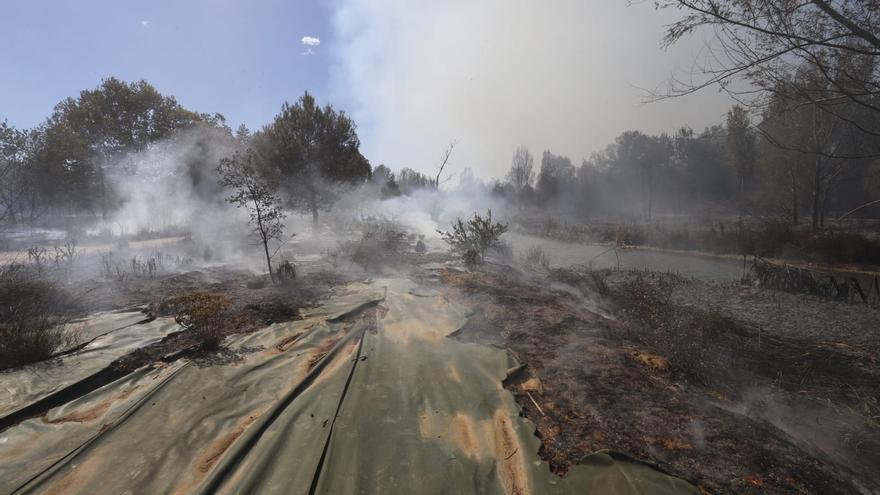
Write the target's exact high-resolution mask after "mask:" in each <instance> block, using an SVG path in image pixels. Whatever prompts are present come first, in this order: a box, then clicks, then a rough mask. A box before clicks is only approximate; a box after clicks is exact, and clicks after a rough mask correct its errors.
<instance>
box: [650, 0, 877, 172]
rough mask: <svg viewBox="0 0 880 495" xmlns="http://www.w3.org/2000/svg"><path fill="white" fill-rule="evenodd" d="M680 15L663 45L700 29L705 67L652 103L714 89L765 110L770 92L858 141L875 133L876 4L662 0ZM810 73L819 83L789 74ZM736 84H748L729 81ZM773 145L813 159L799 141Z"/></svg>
mask: <svg viewBox="0 0 880 495" xmlns="http://www.w3.org/2000/svg"><path fill="white" fill-rule="evenodd" d="M665 7H673V8H678V9H680V10H682V11H683V12H685V16H684V17H683V18H682V19H681V20H679V21H678V22H675V23H673V24H671V25H670V26H669V27H668V30H667V33H666V36H665V38H664V44H665V45H671V44H674V43H676V42H678V41H679V40H681V39H682V38H684V37H685V36H687V35H689V34H691V33H693V32H694V31H697V30H700V29H703V28H705V29H709V30H712V31H713V33H714V43H711V44H710V46H709V47H708V50H707V54H708V55H707V57H706V59H707V62H705V63H702V64H700V65H699V66H698V67H697V70H696V72H697V73H696V74H691V77H690V78H687V79H685V80H682V79H681V78H674V79H673V80H672V81H671V82H670V87H669V88H668V89H667V91H664V92H662V93H660V94H655V95H653V96H652V99H657V98H666V97H674V96H682V95H687V94H691V93H694V92H696V91H699V90H700V89H703V88H705V87H708V86H712V85H720V86H721V88H723V89H724V90H726V91H727V92H728V93H729V94H731V95H732V96H733V97H734V98H736V99H737V100H738V101H740V102H742V103H744V104H747V105H750V106H753V107H762V108H763V107H766V105H767V104H768V103H769V100H770V98H771V97H772V95H773V94H776V93H778V92H779V91H784V92H786V93H788V94H796V95H798V98H797V101H795V100H792V104H793V105H792V106H791V107H788V108H786V109H780V110H794V109H795V108H797V106H800V105H804V104H812V105H816V106H817V108H819V109H820V110H821V111H823V112H826V113H829V114H831V115H834V116H835V117H836V118H839V119H841V120H842V121H844V122H845V123H846V124H847V125H848V126H849V127H850V128H851V129H850V130H851V131H852V132H853V133H854V134H858V135H861V136H862V138H863V139H862V140H863V141H867V142H875V141H876V140H873V139H864V138H867V137H877V136H880V63H878V62H880V38H878V33H880V7H878V4H877V3H876V2H866V1H862V0H804V1H799V2H794V1H788V0H666V2H665V3H663V4H661V8H665ZM805 66H810V67H814V68H815V69H816V72H817V74H818V75H819V76H820V79H821V80H822V84H820V85H819V86H817V84H816V83H817V79H816V78H809V79H805V78H798V77H793V75H795V74H797V73H798V71H800V70H801V69H802V68H803V67H805ZM737 80H742V81H745V82H747V83H748V84H746V85H742V84H739V85H738V84H735V83H736V81H737ZM765 137H767V138H768V139H770V140H771V141H772V142H774V144H777V145H780V146H782V147H788V148H792V149H796V150H799V151H804V152H808V153H812V154H828V152H827V151H822V150H809V149H804V148H802V147H801V146H800V145H799V144H798V143H782V142H778V140H776V138H775V137H774V136H772V135H767V136H765ZM864 156H880V149H877V147H876V146H874V145H868V146H867V147H866V148H865V149H857V150H849V151H848V152H847V153H843V152H842V151H841V150H837V151H836V152H835V153H834V155H832V156H829V158H860V157H864Z"/></svg>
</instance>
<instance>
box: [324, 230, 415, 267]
mask: <svg viewBox="0 0 880 495" xmlns="http://www.w3.org/2000/svg"><path fill="white" fill-rule="evenodd" d="M407 237H408V235H407V232H406V230H405V229H404V228H403V227H401V226H400V225H398V224H396V223H395V222H392V221H389V220H381V219H369V220H367V221H364V222H363V223H362V225H361V238H360V239H359V240H356V241H347V242H345V243H342V244H341V249H342V252H343V253H344V254H346V255H348V256H351V259H352V261H354V262H355V263H357V264H359V265H361V266H362V267H364V268H365V269H367V270H377V269H380V268H383V267H386V266H394V265H396V264H398V263H400V261H401V260H402V258H403V256H404V255H405V254H406V253H407V251H408V249H409V241H408V239H407Z"/></svg>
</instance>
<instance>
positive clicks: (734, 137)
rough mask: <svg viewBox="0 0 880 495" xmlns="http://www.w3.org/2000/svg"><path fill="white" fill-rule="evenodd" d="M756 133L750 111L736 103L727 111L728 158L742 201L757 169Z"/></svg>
mask: <svg viewBox="0 0 880 495" xmlns="http://www.w3.org/2000/svg"><path fill="white" fill-rule="evenodd" d="M755 153H756V148H755V133H754V132H753V131H752V128H751V121H750V120H749V113H748V111H747V110H746V109H745V108H743V107H741V106H739V105H734V106H733V108H731V109H730V111H728V112H727V160H728V163H729V164H730V166H731V167H732V168H733V170H734V171H736V178H737V183H738V184H739V195H740V201H741V202H742V201H743V200H744V198H743V195H744V194H745V191H746V187H747V186H746V184H747V183H748V182H749V181H750V180H751V177H752V174H753V173H754V169H755Z"/></svg>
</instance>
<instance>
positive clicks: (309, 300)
mask: <svg viewBox="0 0 880 495" xmlns="http://www.w3.org/2000/svg"><path fill="white" fill-rule="evenodd" d="M348 281H349V280H348V279H347V278H346V277H344V276H342V275H340V274H338V273H336V272H332V271H328V270H315V271H310V272H307V273H304V274H301V275H300V276H299V277H298V278H297V280H296V281H295V282H294V283H292V284H289V285H286V286H276V285H273V284H271V283H270V282H268V281H267V280H266V277H265V276H258V275H254V274H253V273H251V272H248V271H245V270H239V269H235V268H230V267H222V266H221V267H214V268H207V269H203V270H197V271H190V272H184V273H179V274H175V275H170V276H165V277H156V278H152V279H151V278H141V279H132V280H130V281H127V282H125V283H124V284H123V283H119V282H94V286H93V287H92V288H91V289H92V290H91V291H90V292H91V297H95V298H96V300H97V301H102V302H101V304H103V305H108V304H109V305H111V307H115V308H126V307H132V306H145V309H144V312H145V313H147V315H148V316H149V317H159V316H174V314H175V308H174V307H173V305H171V304H169V302H170V301H172V300H173V299H175V298H177V297H180V296H185V295H187V294H192V293H207V294H211V295H218V296H224V297H226V298H227V299H228V300H229V302H230V305H229V307H228V308H227V309H226V310H225V311H224V321H225V324H224V325H223V326H222V327H221V328H220V331H221V333H222V336H227V335H233V334H237V333H247V332H252V331H255V330H258V329H260V328H264V327H265V326H267V325H269V324H272V323H281V322H285V321H291V320H298V319H301V316H300V311H301V310H302V309H304V308H309V307H314V306H317V305H319V304H320V303H321V301H322V300H323V299H324V297H325V296H326V295H327V294H328V293H329V291H330V289H332V288H333V287H335V286H337V285H341V284H344V283H346V282H348ZM200 344H201V342H200V340H199V337H198V335H197V333H196V332H190V331H186V330H184V331H181V332H176V333H173V334H171V335H168V336H167V337H166V338H164V339H162V340H161V341H160V342H157V343H155V344H153V345H150V346H147V347H144V348H141V349H138V350H136V351H134V352H132V353H131V354H128V355H127V356H124V357H123V358H121V359H120V360H119V361H117V362H116V363H114V364H113V366H114V367H115V368H118V369H121V370H134V369H137V368H139V367H141V366H144V365H146V364H149V363H151V362H154V361H158V360H163V359H164V360H173V359H176V358H178V357H180V356H181V355H183V354H187V355H202V354H204V356H202V357H206V356H208V355H210V354H211V352H207V351H203V350H202V349H201V348H200ZM220 353H221V354H222V349H221V351H220Z"/></svg>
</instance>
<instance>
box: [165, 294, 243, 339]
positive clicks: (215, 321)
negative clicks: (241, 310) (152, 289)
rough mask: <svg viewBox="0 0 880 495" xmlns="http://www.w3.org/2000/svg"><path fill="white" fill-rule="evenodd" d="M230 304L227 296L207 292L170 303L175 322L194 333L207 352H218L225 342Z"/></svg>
mask: <svg viewBox="0 0 880 495" xmlns="http://www.w3.org/2000/svg"><path fill="white" fill-rule="evenodd" d="M230 304H231V303H230V300H229V298H227V297H226V296H222V295H219V294H209V293H207V292H193V293H192V294H187V295H185V296H181V297H177V298H174V299H172V300H170V301H168V305H170V307H171V308H172V309H173V312H174V320H175V321H177V323H178V324H179V325H180V326H182V327H184V328H186V329H187V330H189V331H190V332H193V333H194V334H195V336H196V339H197V341H198V343H199V346H200V347H201V348H202V350H205V351H212V350H216V349H218V348H219V347H220V343H221V342H223V338H224V336H225V335H226V328H227V326H228V322H229V315H228V311H227V310H228V309H229V306H230Z"/></svg>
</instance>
